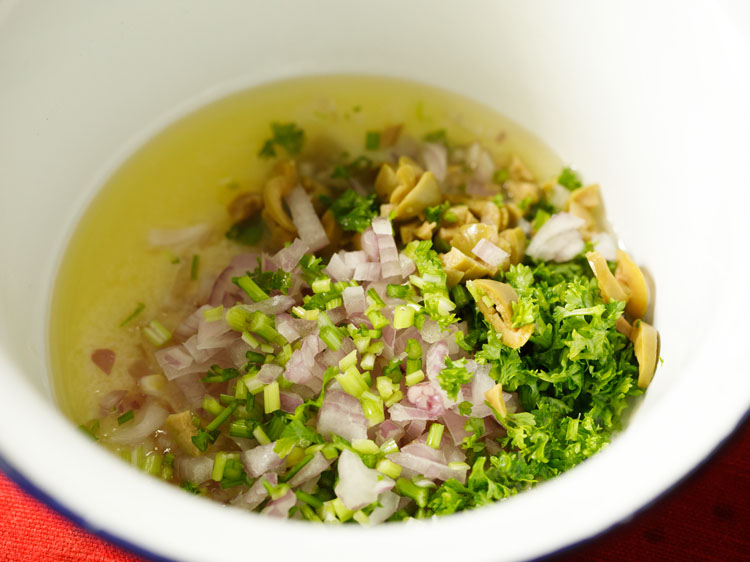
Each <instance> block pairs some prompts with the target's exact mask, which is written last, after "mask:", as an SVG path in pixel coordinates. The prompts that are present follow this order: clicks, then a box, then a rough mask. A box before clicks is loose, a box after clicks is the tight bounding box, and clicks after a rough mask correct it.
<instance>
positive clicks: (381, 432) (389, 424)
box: [375, 420, 404, 445]
mask: <svg viewBox="0 0 750 562" xmlns="http://www.w3.org/2000/svg"><path fill="white" fill-rule="evenodd" d="M403 435H404V428H403V427H401V426H400V425H399V424H397V423H396V422H394V421H393V420H385V421H384V422H382V423H381V424H380V425H378V427H377V429H376V430H375V443H377V444H378V445H382V444H383V443H385V442H386V441H388V440H389V439H393V440H394V441H396V442H398V440H399V439H401V437H403Z"/></svg>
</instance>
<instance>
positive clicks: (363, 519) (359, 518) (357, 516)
mask: <svg viewBox="0 0 750 562" xmlns="http://www.w3.org/2000/svg"><path fill="white" fill-rule="evenodd" d="M352 519H354V520H355V521H356V522H357V523H359V524H360V525H369V524H370V516H369V515H367V514H366V513H365V512H364V511H362V510H361V509H360V510H358V511H355V512H354V515H352Z"/></svg>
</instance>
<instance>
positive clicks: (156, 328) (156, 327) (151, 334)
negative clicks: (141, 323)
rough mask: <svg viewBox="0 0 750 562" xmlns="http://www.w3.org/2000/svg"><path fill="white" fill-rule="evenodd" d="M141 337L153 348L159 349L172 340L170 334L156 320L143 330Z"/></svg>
mask: <svg viewBox="0 0 750 562" xmlns="http://www.w3.org/2000/svg"><path fill="white" fill-rule="evenodd" d="M143 335H144V336H146V339H147V340H148V341H150V342H151V343H152V344H153V345H154V346H155V347H161V346H163V345H164V344H165V343H167V342H168V341H169V340H171V339H172V332H170V331H169V330H167V328H165V327H164V325H163V324H162V323H161V322H159V321H158V320H152V321H151V322H149V323H148V326H146V327H145V328H143Z"/></svg>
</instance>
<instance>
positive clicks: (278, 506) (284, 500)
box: [260, 489, 297, 519]
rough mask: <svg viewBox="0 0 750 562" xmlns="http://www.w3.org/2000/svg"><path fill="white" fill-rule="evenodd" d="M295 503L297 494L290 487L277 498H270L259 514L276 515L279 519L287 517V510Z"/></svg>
mask: <svg viewBox="0 0 750 562" xmlns="http://www.w3.org/2000/svg"><path fill="white" fill-rule="evenodd" d="M296 504H297V496H296V495H295V494H294V492H293V491H292V490H291V489H290V490H289V491H288V492H287V493H286V494H284V495H283V496H281V497H280V498H279V499H277V500H271V501H270V502H268V505H266V507H264V508H263V510H262V511H261V512H260V513H261V515H268V516H269V517H278V518H280V519H287V518H289V510H290V509H292V508H293V507H294V506H295V505H296Z"/></svg>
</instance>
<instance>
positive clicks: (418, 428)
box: [404, 420, 427, 443]
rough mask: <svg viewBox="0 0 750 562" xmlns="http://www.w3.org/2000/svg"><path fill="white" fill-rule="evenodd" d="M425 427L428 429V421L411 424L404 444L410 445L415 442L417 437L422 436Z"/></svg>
mask: <svg viewBox="0 0 750 562" xmlns="http://www.w3.org/2000/svg"><path fill="white" fill-rule="evenodd" d="M425 427H427V420H414V421H413V422H410V423H409V425H408V427H407V428H406V433H405V435H404V442H405V443H409V442H411V441H414V440H415V439H416V438H417V437H419V436H420V435H422V433H423V432H424V429H425Z"/></svg>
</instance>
